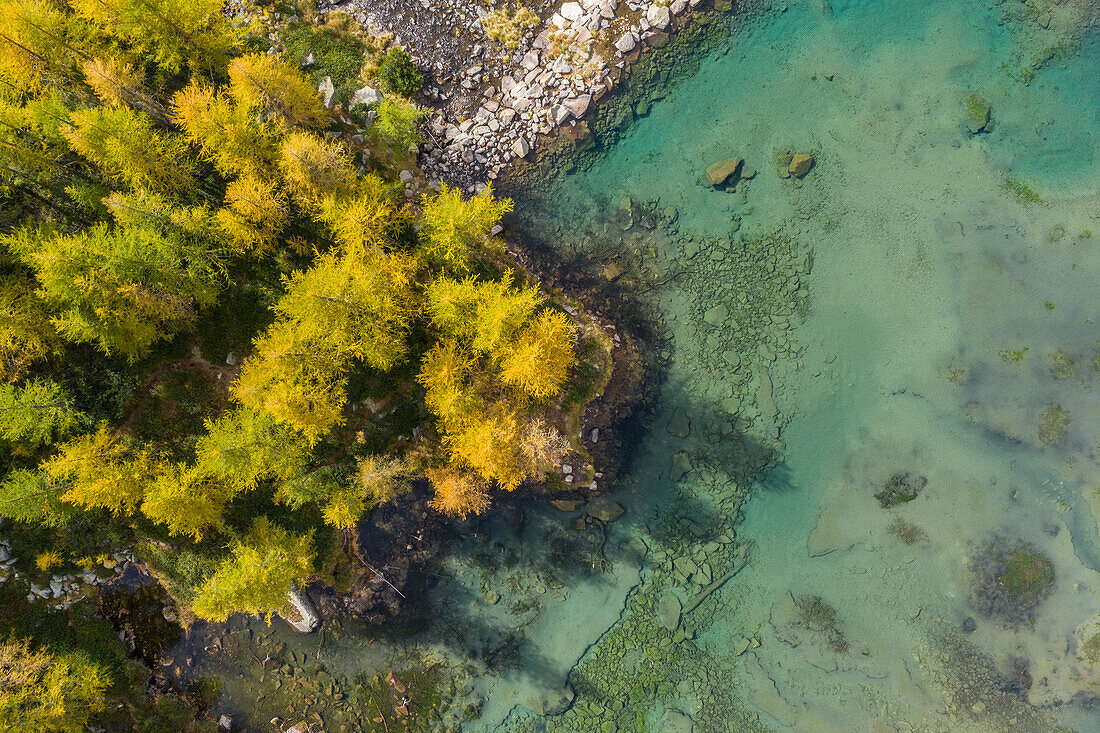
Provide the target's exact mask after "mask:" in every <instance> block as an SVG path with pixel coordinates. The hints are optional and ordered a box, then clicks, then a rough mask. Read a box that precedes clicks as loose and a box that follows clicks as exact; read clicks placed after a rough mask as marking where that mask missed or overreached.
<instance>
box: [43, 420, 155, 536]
mask: <svg viewBox="0 0 1100 733" xmlns="http://www.w3.org/2000/svg"><path fill="white" fill-rule="evenodd" d="M42 469H43V470H44V471H45V472H46V473H47V474H48V475H49V476H50V477H51V478H53V479H54V480H56V481H67V482H68V484H69V488H68V490H67V491H66V492H65V493H64V494H63V495H62V497H61V498H62V499H64V500H65V501H67V502H69V503H72V504H79V505H80V506H84V507H89V508H97V507H98V508H103V509H109V510H110V511H111V512H113V513H115V514H120V513H123V512H132V511H133V510H134V509H135V508H136V507H137V505H138V504H139V503H140V502H141V500H142V499H143V498H144V496H145V491H146V489H147V488H148V486H149V481H150V478H151V476H152V473H153V459H152V456H151V454H150V452H149V450H148V449H147V448H143V447H140V446H136V445H132V444H131V443H130V442H129V441H128V440H127V439H125V438H116V437H115V436H114V435H112V433H111V431H110V430H109V429H108V428H107V426H106V424H101V425H100V426H99V428H98V429H97V430H96V431H95V432H92V433H88V434H87V435H83V436H81V437H79V438H75V439H73V440H70V441H68V442H67V443H64V444H62V445H61V447H60V449H59V450H58V452H57V455H55V456H54V457H52V458H50V459H48V460H47V461H45V462H44V463H43V464H42Z"/></svg>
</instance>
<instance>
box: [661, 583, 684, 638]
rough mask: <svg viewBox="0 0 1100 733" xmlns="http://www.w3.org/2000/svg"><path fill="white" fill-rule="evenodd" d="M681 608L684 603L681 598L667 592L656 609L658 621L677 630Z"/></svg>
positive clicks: (670, 629) (670, 628)
mask: <svg viewBox="0 0 1100 733" xmlns="http://www.w3.org/2000/svg"><path fill="white" fill-rule="evenodd" d="M681 609H682V605H681V603H680V599H679V598H677V597H676V596H675V595H673V594H672V593H667V592H666V593H665V594H664V595H662V596H661V597H660V599H659V600H658V601H657V607H656V609H655V611H656V614H657V621H659V622H660V624H661V626H663V627H665V628H666V629H668V630H669V631H675V630H676V627H677V626H679V625H680V611H681Z"/></svg>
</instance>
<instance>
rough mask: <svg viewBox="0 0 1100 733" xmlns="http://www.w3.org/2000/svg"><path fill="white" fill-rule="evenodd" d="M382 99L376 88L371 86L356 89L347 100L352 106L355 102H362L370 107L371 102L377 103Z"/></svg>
mask: <svg viewBox="0 0 1100 733" xmlns="http://www.w3.org/2000/svg"><path fill="white" fill-rule="evenodd" d="M381 101H382V95H381V94H379V93H378V91H377V90H375V89H372V88H371V87H362V88H361V89H356V90H355V92H354V93H353V94H352V95H351V100H349V102H348V106H349V107H354V106H355V105H357V104H363V105H366V106H367V107H370V106H371V105H372V104H378V103H379V102H381Z"/></svg>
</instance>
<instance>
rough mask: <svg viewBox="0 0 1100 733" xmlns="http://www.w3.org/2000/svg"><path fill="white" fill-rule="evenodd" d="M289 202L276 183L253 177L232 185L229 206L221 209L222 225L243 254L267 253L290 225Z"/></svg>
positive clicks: (249, 176) (228, 236)
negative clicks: (288, 222)
mask: <svg viewBox="0 0 1100 733" xmlns="http://www.w3.org/2000/svg"><path fill="white" fill-rule="evenodd" d="M289 214H290V207H289V201H288V200H287V197H286V194H285V193H283V191H282V189H280V188H279V187H278V186H277V185H276V183H275V182H274V181H271V180H264V179H262V178H260V177H258V176H255V175H252V174H250V173H249V174H245V175H242V176H241V177H240V178H238V179H236V180H235V181H232V182H230V184H229V185H228V186H227V187H226V190H225V206H224V207H223V208H221V209H219V210H218V213H217V218H218V226H219V227H220V228H221V230H222V232H223V233H224V234H225V236H226V237H227V238H228V239H229V241H230V242H232V243H233V245H234V248H235V249H236V250H237V251H240V252H256V253H257V254H264V253H266V252H268V251H270V250H271V249H272V247H273V246H274V245H275V239H276V237H278V236H279V234H280V233H281V232H282V231H283V227H285V226H286V224H287V220H288V218H289Z"/></svg>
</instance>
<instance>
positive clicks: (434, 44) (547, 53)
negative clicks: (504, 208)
mask: <svg viewBox="0 0 1100 733" xmlns="http://www.w3.org/2000/svg"><path fill="white" fill-rule="evenodd" d="M704 8H709V9H712V10H714V11H717V12H720V13H724V12H727V11H729V10H731V9H732V5H731V3H730V2H729V0H672V1H671V2H669V1H668V0H622V1H621V2H620V0H580V1H579V2H578V1H576V0H568V1H567V2H560V3H553V2H552V3H546V4H544V5H543V6H541V7H540V8H539V9H538V13H537V15H538V20H537V23H535V24H534V25H532V26H531V27H529V28H526V29H525V30H524V31H523V33H522V36H521V37H520V39H519V40H518V44H517V45H516V46H515V48H514V49H512V48H508V47H507V46H506V45H504V44H502V43H501V42H498V41H494V40H492V39H491V38H490V37H489V36H488V34H487V31H486V29H485V25H484V21H485V19H486V18H487V17H489V15H490V13H489V11H488V10H486V9H485V8H484V7H482V6H480V5H478V4H477V3H475V2H473V1H472V0H416V2H413V1H412V0H383V1H382V2H372V3H367V2H365V0H351V1H350V2H340V3H328V2H323V3H322V4H321V5H320V6H319V11H320V12H322V13H325V12H334V11H341V12H345V13H348V14H349V15H351V16H352V17H353V18H354V19H355V20H356V21H357V22H358V23H360V24H362V25H363V26H364V28H366V29H367V30H368V31H369V32H370V33H372V34H376V35H382V34H392V35H393V36H394V41H395V43H398V44H400V45H402V46H404V47H405V48H406V50H408V51H409V53H410V54H411V55H412V58H413V60H414V61H415V62H416V63H417V65H418V67H420V69H421V70H422V71H423V72H424V73H425V85H424V88H423V89H422V90H421V92H420V94H419V95H418V97H417V101H418V102H419V103H421V104H424V105H426V106H430V107H431V108H432V109H433V112H432V114H431V116H430V118H429V119H428V123H427V125H426V132H427V137H428V141H427V143H426V144H425V145H423V146H422V147H421V154H420V166H421V168H422V170H423V172H424V175H425V176H426V177H427V178H428V179H429V180H433V181H442V182H444V183H448V184H451V185H458V186H461V187H463V188H465V189H466V190H467V191H471V192H472V191H474V190H477V189H478V188H479V187H480V186H483V185H484V184H485V183H486V182H487V181H492V180H493V179H496V178H497V177H498V176H500V175H501V174H502V172H503V171H504V169H505V167H506V166H508V165H509V164H510V163H514V162H515V161H518V160H524V159H528V158H529V156H530V155H531V153H532V151H533V150H535V149H537V148H539V147H540V146H541V145H542V144H543V142H544V140H545V138H546V137H547V136H549V135H552V134H554V133H555V132H564V133H565V134H566V135H567V136H568V137H569V138H571V139H572V140H574V141H577V140H582V139H584V138H585V137H587V136H588V134H589V130H588V126H587V123H586V122H585V119H584V118H585V117H586V116H588V115H589V113H590V110H591V109H592V108H593V107H594V106H595V105H596V103H597V102H599V101H600V99H601V98H603V97H604V96H605V95H606V94H607V93H608V92H610V91H611V90H613V89H615V88H616V87H617V86H618V85H619V84H620V83H621V82H622V80H623V78H624V76H625V75H626V74H627V73H628V71H629V69H630V65H631V64H632V63H634V62H635V61H637V60H638V59H639V57H641V55H642V51H643V50H644V49H645V48H646V47H650V48H662V47H664V46H665V45H667V44H668V43H669V40H670V34H672V33H675V32H676V31H677V30H678V29H681V28H683V27H685V26H686V24H687V19H688V18H689V17H690V16H691V15H692V14H693V11H695V10H696V9H700V10H701V9H704Z"/></svg>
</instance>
